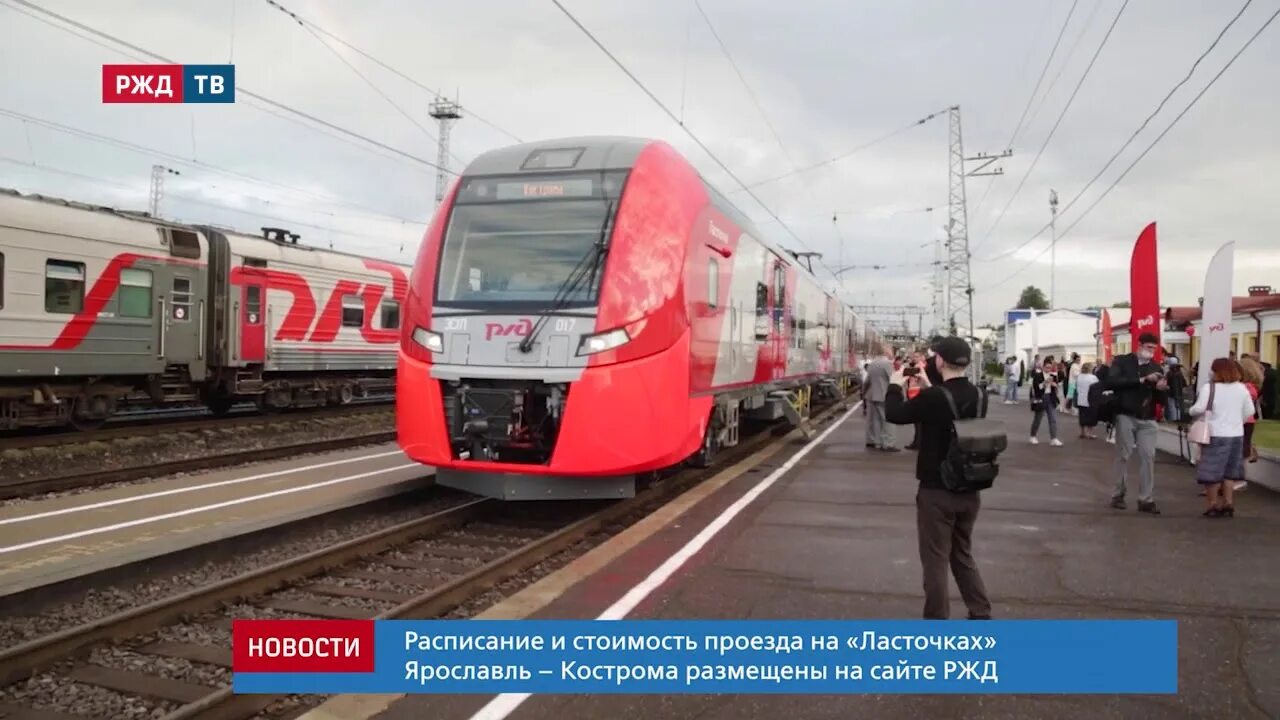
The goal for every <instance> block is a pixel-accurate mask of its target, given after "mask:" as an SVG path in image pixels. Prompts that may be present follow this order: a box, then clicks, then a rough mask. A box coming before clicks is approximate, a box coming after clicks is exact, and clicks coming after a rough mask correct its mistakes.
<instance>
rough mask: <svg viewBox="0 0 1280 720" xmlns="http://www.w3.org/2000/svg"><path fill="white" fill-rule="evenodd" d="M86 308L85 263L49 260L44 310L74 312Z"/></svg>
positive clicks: (45, 282)
mask: <svg viewBox="0 0 1280 720" xmlns="http://www.w3.org/2000/svg"><path fill="white" fill-rule="evenodd" d="M83 309H84V263H78V262H67V261H66V260H48V261H46V262H45V264H44V311H45V312H50V313H66V314H72V315H74V314H75V313H78V312H80V311H81V310H83Z"/></svg>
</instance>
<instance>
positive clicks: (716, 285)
mask: <svg viewBox="0 0 1280 720" xmlns="http://www.w3.org/2000/svg"><path fill="white" fill-rule="evenodd" d="M719 304H720V263H718V262H716V259H715V258H710V259H709V260H707V307H709V308H712V309H715V308H716V307H718V306H719Z"/></svg>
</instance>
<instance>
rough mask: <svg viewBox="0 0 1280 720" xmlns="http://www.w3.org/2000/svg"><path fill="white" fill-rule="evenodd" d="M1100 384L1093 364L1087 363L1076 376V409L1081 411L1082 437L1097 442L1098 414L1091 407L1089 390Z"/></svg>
mask: <svg viewBox="0 0 1280 720" xmlns="http://www.w3.org/2000/svg"><path fill="white" fill-rule="evenodd" d="M1097 382H1098V376H1097V375H1094V374H1093V363H1085V364H1084V367H1082V368H1080V374H1079V375H1077V376H1076V408H1077V409H1079V410H1080V437H1082V438H1088V439H1089V440H1097V439H1098V434H1097V429H1096V428H1097V427H1098V413H1097V412H1096V411H1095V410H1094V409H1093V408H1091V407H1089V388H1091V387H1093V386H1094V385H1095V384H1097Z"/></svg>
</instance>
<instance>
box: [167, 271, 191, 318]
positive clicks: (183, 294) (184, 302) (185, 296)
mask: <svg viewBox="0 0 1280 720" xmlns="http://www.w3.org/2000/svg"><path fill="white" fill-rule="evenodd" d="M169 301H170V302H171V303H172V304H173V308H172V309H171V310H170V311H169V317H171V318H173V319H174V320H178V321H182V322H186V321H188V320H190V319H191V278H185V277H176V278H174V279H173V292H172V293H170V294H169Z"/></svg>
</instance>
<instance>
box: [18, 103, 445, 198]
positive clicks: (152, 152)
mask: <svg viewBox="0 0 1280 720" xmlns="http://www.w3.org/2000/svg"><path fill="white" fill-rule="evenodd" d="M0 115H2V116H6V117H11V118H13V119H15V120H20V121H23V122H28V123H31V124H33V125H37V126H39V127H43V128H46V129H49V130H54V131H57V132H61V133H65V134H70V135H75V136H77V137H82V138H85V139H88V140H93V141H95V142H99V143H103V144H106V145H113V146H116V147H119V148H122V149H124V150H129V151H132V152H136V153H139V154H142V155H147V156H152V157H157V158H163V159H165V160H168V161H170V162H174V163H178V164H182V165H186V166H188V167H196V168H201V169H204V170H208V171H211V172H215V173H218V174H220V175H226V176H228V177H234V178H236V179H239V180H244V181H246V182H250V183H254V184H257V185H263V186H267V187H274V188H278V189H282V190H287V191H289V192H293V193H297V194H300V195H306V196H310V197H312V198H314V199H316V200H319V201H321V202H325V203H328V204H331V205H339V206H342V207H347V208H351V209H355V210H360V211H362V212H364V213H366V214H369V215H373V216H375V219H379V220H382V221H395V222H413V223H422V222H425V221H424V220H422V219H414V218H408V217H403V216H400V215H396V214H394V213H388V212H385V211H382V210H377V209H375V208H371V207H368V206H365V205H361V204H359V203H353V202H351V201H349V200H344V199H342V198H340V197H337V196H332V195H326V194H324V193H318V192H315V191H313V190H307V189H305V188H299V187H294V186H292V185H286V184H284V183H279V182H274V181H271V180H264V179H263V178H259V177H255V176H253V175H248V174H246V173H242V172H238V171H236V170H229V169H227V168H223V167H220V166H217V165H213V164H210V163H207V162H203V161H199V160H194V159H189V158H185V157H182V156H181V155H175V154H174V153H170V152H166V151H164V150H158V149H156V148H152V147H147V146H145V145H140V144H138V143H134V142H130V141H128V140H121V139H119V138H114V137H111V136H108V135H102V134H100V133H95V132H91V131H89V130H84V129H81V128H76V127H72V126H70V125H64V124H62V123H57V122H54V121H52V120H47V119H45V118H40V117H36V116H35V115H30V114H28V113H24V112H20V111H17V110H10V109H8V108H4V107H0Z"/></svg>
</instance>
